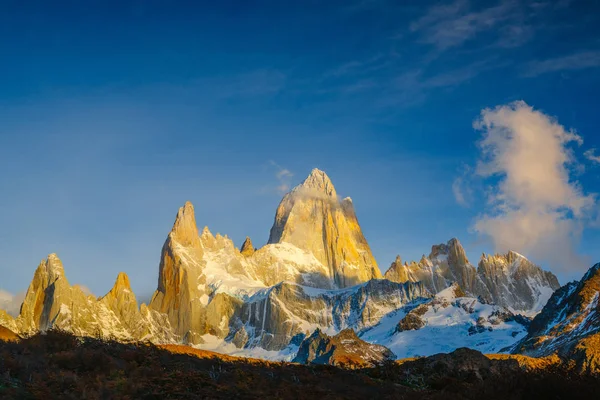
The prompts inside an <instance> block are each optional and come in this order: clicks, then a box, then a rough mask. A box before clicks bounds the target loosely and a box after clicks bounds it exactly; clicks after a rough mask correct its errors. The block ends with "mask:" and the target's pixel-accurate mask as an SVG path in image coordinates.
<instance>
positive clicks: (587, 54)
mask: <svg viewBox="0 0 600 400" xmlns="http://www.w3.org/2000/svg"><path fill="white" fill-rule="evenodd" d="M596 67H600V51H598V50H593V51H579V52H577V53H573V54H569V55H566V56H561V57H556V58H550V59H547V60H542V61H532V62H530V63H529V64H527V66H526V68H525V71H524V72H523V76H525V77H535V76H538V75H542V74H546V73H549V72H558V71H575V70H581V69H587V68H596Z"/></svg>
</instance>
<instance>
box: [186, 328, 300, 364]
mask: <svg viewBox="0 0 600 400" xmlns="http://www.w3.org/2000/svg"><path fill="white" fill-rule="evenodd" d="M202 340H203V341H204V343H202V344H199V345H196V346H194V347H195V348H198V349H201V350H209V351H214V352H216V353H221V354H227V355H230V356H236V357H247V358H259V359H262V360H269V361H291V360H292V359H293V358H294V357H295V356H296V353H297V352H298V346H294V345H290V346H288V347H286V348H285V349H283V350H280V351H269V350H265V349H263V348H262V347H253V348H238V347H236V346H235V345H234V344H233V343H229V342H226V341H225V340H223V339H220V338H218V337H216V336H213V335H210V334H206V335H203V336H202Z"/></svg>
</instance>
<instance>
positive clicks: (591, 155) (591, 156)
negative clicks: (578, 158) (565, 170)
mask: <svg viewBox="0 0 600 400" xmlns="http://www.w3.org/2000/svg"><path fill="white" fill-rule="evenodd" d="M584 156H585V158H587V159H588V160H590V161H591V162H594V163H596V164H600V155H597V154H596V149H589V150H588V151H586V152H585V153H584Z"/></svg>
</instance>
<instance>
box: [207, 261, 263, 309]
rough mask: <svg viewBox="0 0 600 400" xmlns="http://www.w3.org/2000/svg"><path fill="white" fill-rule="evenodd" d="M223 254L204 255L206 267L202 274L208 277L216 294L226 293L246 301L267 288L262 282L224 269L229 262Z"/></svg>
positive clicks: (208, 283) (208, 281)
mask: <svg viewBox="0 0 600 400" xmlns="http://www.w3.org/2000/svg"><path fill="white" fill-rule="evenodd" d="M220 253H221V254H220ZM222 253H224V252H216V253H213V252H210V253H209V252H207V253H206V254H205V255H204V259H205V261H206V265H205V266H204V268H203V269H202V272H203V274H204V275H205V276H206V283H207V285H208V286H210V287H211V288H212V289H213V290H214V293H226V294H230V295H232V296H234V297H238V298H240V299H242V300H245V299H247V298H248V297H249V296H251V295H253V294H254V293H256V292H257V291H258V290H261V289H264V288H265V285H264V284H263V283H262V282H259V281H256V280H253V279H250V278H249V277H247V276H244V275H238V274H230V273H229V272H228V271H227V270H226V269H225V268H224V265H227V260H226V259H224V258H225V257H224V254H222Z"/></svg>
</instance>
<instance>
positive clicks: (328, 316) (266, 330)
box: [230, 280, 431, 350]
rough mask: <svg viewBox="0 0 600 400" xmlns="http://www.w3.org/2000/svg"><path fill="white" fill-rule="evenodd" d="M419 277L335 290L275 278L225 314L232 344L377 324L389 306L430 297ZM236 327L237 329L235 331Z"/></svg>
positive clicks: (281, 341) (276, 344) (282, 342)
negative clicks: (233, 311) (228, 316)
mask: <svg viewBox="0 0 600 400" xmlns="http://www.w3.org/2000/svg"><path fill="white" fill-rule="evenodd" d="M430 297H431V295H430V293H429V292H428V291H427V290H426V289H425V288H424V287H423V285H421V284H420V283H413V282H407V283H395V282H390V281H387V280H372V281H369V282H367V283H363V284H359V285H356V286H353V287H350V288H346V289H341V290H322V289H313V288H308V287H306V286H301V285H297V284H292V283H280V284H278V285H275V286H273V287H270V288H267V289H265V290H262V291H259V292H257V293H256V294H255V295H254V296H252V297H250V298H249V299H248V300H247V301H246V302H245V303H244V304H243V306H242V308H241V309H240V310H239V312H238V313H236V314H235V315H234V317H233V318H232V319H231V321H232V324H231V332H232V334H231V337H230V339H232V340H234V343H235V344H236V345H237V346H238V347H256V346H259V347H262V348H264V349H267V350H281V349H283V348H285V347H286V346H288V345H289V344H290V343H294V342H296V344H299V341H301V340H302V339H303V338H304V337H305V336H306V335H309V334H310V333H311V332H313V331H314V330H315V329H317V328H318V329H322V330H325V331H327V332H339V331H341V330H343V329H346V328H352V329H355V330H357V331H358V330H361V329H365V328H369V327H372V326H375V325H376V324H378V323H379V322H380V321H381V319H382V318H383V317H385V316H386V315H388V314H389V313H390V312H393V311H395V310H398V309H399V308H402V307H404V306H406V305H407V304H411V303H413V302H415V301H421V300H424V299H428V298H430ZM238 332H242V333H238Z"/></svg>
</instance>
